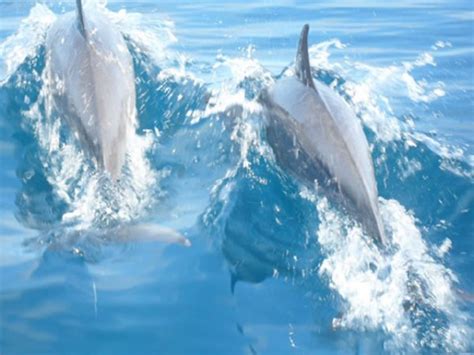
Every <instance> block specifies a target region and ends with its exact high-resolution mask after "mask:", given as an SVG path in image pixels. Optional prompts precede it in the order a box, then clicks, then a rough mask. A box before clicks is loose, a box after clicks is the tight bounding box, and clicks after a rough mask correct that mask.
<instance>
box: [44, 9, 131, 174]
mask: <svg viewBox="0 0 474 355" xmlns="http://www.w3.org/2000/svg"><path fill="white" fill-rule="evenodd" d="M76 5H77V13H74V12H71V13H68V14H65V15H64V16H62V17H60V18H59V19H58V20H57V21H56V23H55V24H54V25H53V27H52V28H51V29H50V31H49V32H48V35H47V39H46V53H47V54H46V55H47V61H49V63H48V68H49V69H48V78H49V80H48V84H49V85H50V88H51V92H52V99H53V100H52V106H53V109H56V111H57V112H58V113H59V114H60V115H61V116H62V117H63V118H64V119H65V120H66V121H67V122H68V123H69V125H70V126H71V127H72V129H73V130H74V131H75V133H76V136H77V137H78V138H79V141H80V143H81V145H82V148H83V149H84V150H85V151H86V152H88V153H89V155H90V156H92V158H94V159H95V160H96V162H97V165H98V167H99V168H101V169H104V170H106V171H107V172H108V173H109V174H110V175H111V177H112V178H113V179H114V180H116V179H118V177H119V176H120V173H121V170H122V166H123V165H124V162H125V158H126V152H127V143H128V140H129V137H130V135H131V134H133V132H134V129H135V122H136V106H135V81H134V80H135V76H134V71H133V63H132V57H131V55H130V52H129V51H128V49H127V45H126V43H125V41H124V39H123V37H122V35H121V33H120V32H119V31H118V30H116V29H115V28H114V26H113V25H112V24H111V23H109V22H108V21H107V19H106V18H104V17H102V16H100V15H99V14H97V13H96V12H95V13H90V14H87V16H85V15H84V13H83V8H82V3H81V0H76Z"/></svg>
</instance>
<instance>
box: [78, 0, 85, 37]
mask: <svg viewBox="0 0 474 355" xmlns="http://www.w3.org/2000/svg"><path fill="white" fill-rule="evenodd" d="M76 7H77V24H78V26H79V31H80V32H81V33H82V36H83V37H85V36H86V28H85V26H84V12H83V11H82V0H76Z"/></svg>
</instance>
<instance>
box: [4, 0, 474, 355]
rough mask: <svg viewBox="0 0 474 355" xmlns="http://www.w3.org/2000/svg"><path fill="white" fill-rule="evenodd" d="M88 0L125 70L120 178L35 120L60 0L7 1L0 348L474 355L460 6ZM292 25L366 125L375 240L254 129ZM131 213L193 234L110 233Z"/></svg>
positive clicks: (471, 210)
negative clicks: (129, 115) (127, 87)
mask: <svg viewBox="0 0 474 355" xmlns="http://www.w3.org/2000/svg"><path fill="white" fill-rule="evenodd" d="M96 2H97V4H95V3H94V2H93V1H90V2H89V3H90V4H89V5H90V6H89V7H88V11H100V12H102V13H103V15H104V16H107V17H109V19H110V20H111V21H112V22H113V23H114V25H115V26H117V28H119V30H120V31H121V32H122V33H123V35H124V37H125V38H126V41H127V44H128V47H129V50H130V51H131V53H132V56H133V60H134V67H135V74H136V89H137V109H138V122H139V125H138V129H137V132H136V136H135V137H134V138H133V144H132V147H131V149H130V152H129V158H128V163H127V166H126V167H125V171H124V177H123V178H122V179H121V182H120V183H119V184H118V185H114V184H110V182H108V181H107V179H104V177H102V176H101V175H100V174H99V173H97V172H96V171H95V169H94V164H93V162H91V161H90V160H89V159H88V158H87V156H85V155H84V154H83V152H82V151H81V148H80V146H79V145H78V144H77V142H76V141H75V140H74V139H73V136H72V134H71V132H70V130H69V128H68V127H67V125H64V124H63V123H62V121H61V120H58V119H57V117H54V116H52V115H49V114H48V112H49V111H48V92H47V86H46V85H45V76H44V68H45V66H46V65H47V63H46V57H45V48H44V43H45V36H46V34H47V31H48V28H49V26H51V24H52V23H54V21H55V20H56V19H57V18H58V17H59V16H61V14H62V13H64V12H68V11H72V10H73V9H74V2H73V1H62V2H59V3H58V2H56V1H41V2H38V3H36V2H35V1H30V0H24V1H18V2H17V1H4V0H0V80H1V84H0V127H1V129H0V156H1V164H2V169H1V170H0V181H1V186H0V188H1V194H0V201H1V203H0V217H1V218H0V238H1V239H0V321H1V324H0V352H1V353H4V354H26V353H28V354H36V353H54V354H57V353H68V354H75V353H100V354H104V353H110V354H119V353H135V354H142V353H171V354H173V353H176V354H203V353H206V354H212V353H215V354H242V353H247V354H285V353H298V354H304V353H341V354H347V353H362V354H373V353H374V354H375V353H382V352H387V353H406V352H408V353H411V352H422V353H431V352H447V351H450V352H462V351H474V343H473V340H472V339H474V338H473V335H474V334H473V329H474V321H473V316H474V304H473V302H474V277H473V273H472V270H474V232H473V230H474V225H473V224H474V184H473V181H474V169H473V168H474V148H473V147H474V145H473V143H474V124H473V119H474V67H473V66H474V55H473V53H474V51H473V50H474V43H473V41H474V39H473V36H474V7H473V4H472V2H471V1H470V0H466V1H447V0H444V1H425V0H415V1H399V2H397V3H396V4H395V3H390V4H389V3H387V4H383V5H382V4H381V2H379V1H337V2H321V3H319V4H317V3H315V2H313V1H302V2H297V3H293V2H289V1H273V2H268V1H252V2H248V3H238V2H231V1H219V2H211V1H191V0H189V1H180V2H175V1H160V2H154V1H147V0H141V1H140V0H138V1H133V2H119V1H111V0H109V1H108V2H107V4H105V1H96ZM304 23H309V24H310V25H311V31H310V46H311V48H310V57H311V59H310V60H311V63H312V67H313V70H314V76H315V79H317V80H320V81H321V82H324V83H326V84H328V85H330V86H331V87H332V88H333V89H334V90H335V91H337V92H339V94H341V95H342V96H343V97H344V98H345V99H346V100H347V102H348V103H349V104H350V105H351V106H352V108H353V109H354V111H355V112H356V113H357V115H358V117H359V118H360V120H361V122H362V123H363V126H364V130H365V133H366V135H367V137H368V141H369V143H370V146H371V150H372V157H373V160H374V165H375V171H376V177H377V183H378V188H379V194H380V196H381V199H380V204H381V212H382V218H383V220H384V224H385V226H386V231H387V235H388V237H389V239H390V240H391V247H390V248H389V250H388V251H384V252H381V251H380V250H378V249H377V248H376V247H375V246H373V245H372V244H371V243H370V242H369V240H370V239H369V238H368V237H367V236H365V235H364V234H363V232H362V231H361V229H360V227H359V226H358V225H357V223H356V222H355V221H354V220H353V218H352V217H351V216H350V215H347V214H345V213H344V212H343V211H340V210H338V208H337V206H333V205H332V204H331V200H330V199H328V198H327V197H326V196H325V195H324V192H323V191H318V190H317V189H315V188H309V187H307V186H304V185H302V184H301V183H300V182H299V181H298V180H297V179H295V178H294V177H293V176H291V175H290V174H288V172H286V171H284V170H282V169H281V168H280V167H279V166H278V165H277V164H276V162H275V158H274V155H273V153H272V150H271V148H270V146H269V145H268V143H267V141H266V138H265V129H264V123H263V117H262V114H261V111H260V108H259V105H258V103H257V102H256V100H255V98H256V96H257V95H258V93H259V91H260V90H261V88H263V87H265V86H267V85H269V84H271V82H273V80H275V78H277V77H278V76H280V75H281V74H282V73H283V72H285V71H286V70H288V68H289V67H291V64H292V62H293V58H294V55H295V51H296V42H297V39H298V35H299V31H300V29H301V27H302V25H303V24H304ZM145 222H146V223H147V224H151V225H155V226H157V225H160V226H165V227H167V228H172V229H173V230H175V231H177V232H179V233H181V234H182V235H183V236H185V237H186V238H188V239H189V240H190V241H191V243H192V246H191V247H185V246H182V245H179V244H168V243H164V242H161V241H140V240H128V239H123V238H117V237H116V235H115V234H114V233H115V232H114V231H115V230H116V229H114V228H116V227H117V226H119V227H120V226H123V225H140V224H141V223H145Z"/></svg>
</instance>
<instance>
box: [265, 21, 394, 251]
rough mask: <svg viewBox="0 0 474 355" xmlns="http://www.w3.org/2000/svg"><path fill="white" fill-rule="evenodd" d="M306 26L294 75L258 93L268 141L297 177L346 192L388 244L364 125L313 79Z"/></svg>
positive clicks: (349, 203)
mask: <svg viewBox="0 0 474 355" xmlns="http://www.w3.org/2000/svg"><path fill="white" fill-rule="evenodd" d="M308 31H309V26H308V25H305V26H304V27H303V30H302V32H301V37H300V41H299V45H298V52H297V55H296V63H295V75H294V76H290V77H285V78H282V79H280V80H278V81H277V82H276V83H275V84H274V85H273V86H272V87H270V88H268V89H266V90H264V91H263V92H262V94H261V95H260V98H259V100H260V102H261V103H262V104H263V106H264V107H265V111H266V116H267V120H268V126H267V130H266V134H267V140H268V142H269V144H270V146H271V147H272V149H273V152H274V154H275V157H276V159H277V162H278V163H279V164H280V165H281V166H283V167H284V168H286V169H287V170H289V171H290V172H291V173H293V174H294V175H296V176H297V177H298V178H300V179H302V180H304V181H306V182H309V183H314V181H315V180H316V181H317V182H318V183H319V184H320V185H323V186H324V187H326V188H328V189H327V191H331V192H334V194H336V195H338V196H342V197H343V198H342V199H341V200H342V201H343V204H344V206H346V207H347V209H348V210H350V211H352V212H354V215H355V216H356V217H357V219H358V220H359V221H360V222H361V224H362V226H363V227H364V229H365V230H366V232H367V233H368V234H370V235H371V236H372V237H373V238H374V240H375V241H376V243H377V244H379V245H384V244H386V240H385V233H384V228H383V224H382V219H381V217H380V212H379V206H378V192H377V184H376V181H375V174H374V168H373V163H372V158H371V155H370V151H369V146H368V143H367V139H366V137H365V135H364V132H363V130H362V126H361V124H360V122H359V120H358V119H357V117H356V116H355V114H354V112H353V111H352V110H351V108H350V107H349V106H348V104H347V103H346V102H345V101H344V100H343V99H342V98H341V97H340V96H339V95H338V94H336V93H335V92H334V91H333V90H332V89H330V88H329V87H327V86H325V85H323V84H320V83H318V82H316V83H315V82H314V81H313V78H312V74H311V66H310V63H309V55H308Z"/></svg>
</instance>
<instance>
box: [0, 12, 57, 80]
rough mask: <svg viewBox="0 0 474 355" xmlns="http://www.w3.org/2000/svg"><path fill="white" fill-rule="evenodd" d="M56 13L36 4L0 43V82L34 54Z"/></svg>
mask: <svg viewBox="0 0 474 355" xmlns="http://www.w3.org/2000/svg"><path fill="white" fill-rule="evenodd" d="M55 20H56V15H55V14H54V13H53V12H52V11H51V10H50V9H49V8H48V7H47V6H45V5H43V4H36V5H35V6H33V7H32V8H31V10H30V14H29V15H28V17H26V18H25V19H23V20H22V21H21V23H20V27H19V28H18V30H17V31H16V33H14V34H13V35H11V36H9V37H7V38H6V39H5V40H4V41H3V42H2V43H0V83H2V82H5V81H6V80H8V78H9V77H10V76H11V75H12V74H13V73H14V72H15V71H16V69H17V68H18V66H20V64H22V63H23V62H24V61H25V59H26V58H28V57H31V56H34V55H35V54H36V51H37V48H38V46H39V45H41V44H42V43H43V42H44V39H45V35H46V31H47V29H48V28H49V26H50V25H51V24H52V23H53V22H54V21H55Z"/></svg>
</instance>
